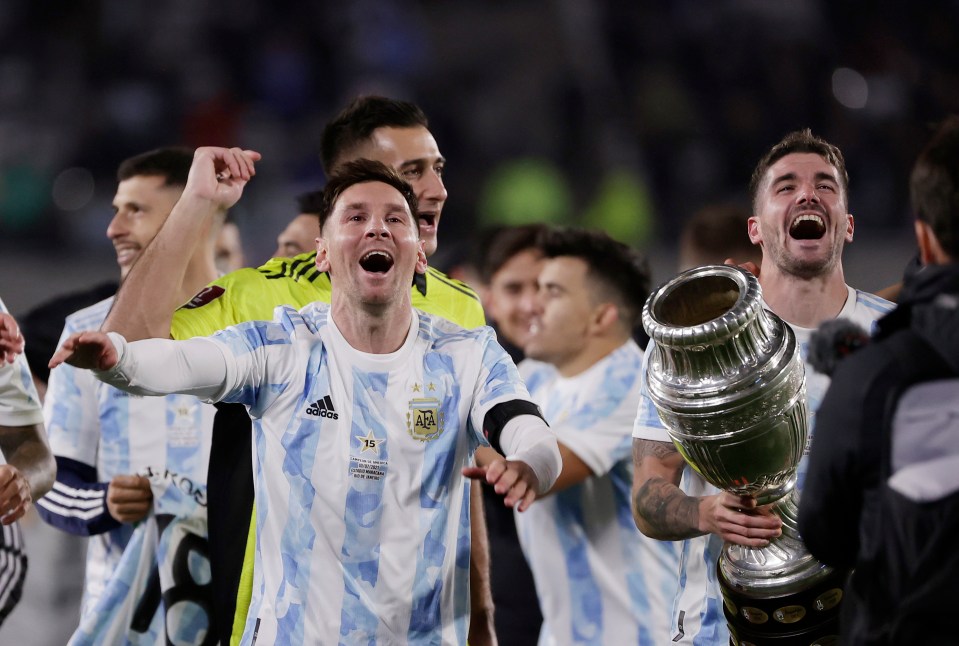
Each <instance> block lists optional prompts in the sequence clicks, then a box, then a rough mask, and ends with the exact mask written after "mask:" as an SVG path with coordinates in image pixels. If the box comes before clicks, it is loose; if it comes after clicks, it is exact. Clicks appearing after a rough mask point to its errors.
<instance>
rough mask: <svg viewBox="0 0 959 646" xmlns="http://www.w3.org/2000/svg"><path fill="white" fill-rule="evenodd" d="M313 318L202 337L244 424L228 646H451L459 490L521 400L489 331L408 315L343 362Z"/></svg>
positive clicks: (464, 611)
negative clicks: (250, 562) (247, 448)
mask: <svg viewBox="0 0 959 646" xmlns="http://www.w3.org/2000/svg"><path fill="white" fill-rule="evenodd" d="M329 311H330V307H329V305H326V304H322V303H314V304H311V305H308V306H306V307H304V308H303V309H302V310H301V311H300V312H299V313H298V312H296V311H295V310H293V309H292V308H288V307H281V308H277V310H276V316H275V320H274V322H249V323H243V324H240V325H238V326H236V327H231V328H227V329H226V330H224V331H221V332H218V333H217V334H215V335H214V336H213V337H210V338H211V339H213V340H214V341H216V342H218V343H219V344H220V347H221V348H222V349H223V351H224V353H225V355H226V360H227V364H228V373H229V374H230V375H231V376H230V377H228V380H227V383H229V384H235V385H234V386H228V387H227V388H228V389H227V391H226V392H225V393H222V394H220V395H219V396H218V397H217V398H218V399H220V400H222V401H231V402H239V403H242V404H245V405H246V406H247V407H248V409H249V411H250V415H251V417H252V418H253V429H254V467H255V469H254V471H255V487H256V505H257V507H256V531H257V540H256V556H255V566H254V572H255V575H254V576H255V578H254V585H253V600H252V603H251V606H250V613H249V616H248V619H247V624H246V630H245V632H244V635H243V640H242V642H241V643H243V644H246V645H249V644H252V643H254V640H255V643H257V644H260V643H264V644H274V643H276V644H280V643H282V644H337V643H342V644H396V643H409V644H463V643H464V642H465V641H466V633H467V628H468V619H469V589H468V587H469V551H470V532H469V527H470V519H469V484H468V481H467V480H466V478H464V477H463V476H462V474H461V469H462V467H464V466H467V465H469V464H470V462H471V459H472V456H473V452H474V450H475V449H476V447H477V446H479V445H481V444H485V443H486V439H485V437H484V432H483V423H484V418H485V416H486V414H487V412H489V410H490V409H491V408H493V407H494V406H495V405H497V404H499V403H502V402H507V401H511V400H528V399H529V395H528V393H527V392H526V388H525V386H524V385H523V383H522V381H521V380H520V379H519V375H518V373H517V371H516V367H515V366H514V365H513V362H512V361H511V360H510V359H509V357H508V356H507V354H506V352H505V351H504V350H503V349H502V348H501V347H500V346H499V345H498V344H497V343H496V340H495V335H494V333H493V331H492V330H491V329H490V328H488V327H483V328H478V329H475V330H464V329H463V328H460V327H459V326H457V325H455V324H453V323H450V322H448V321H445V320H443V319H440V318H439V317H435V316H432V315H429V314H425V313H422V312H414V317H413V324H412V325H411V328H410V332H409V335H408V336H407V339H406V341H405V342H404V343H403V345H402V347H400V348H399V349H398V350H397V351H395V352H393V353H390V354H367V353H363V352H360V351H357V350H356V349H354V348H352V347H351V346H350V345H349V343H347V341H346V340H345V339H344V338H343V336H342V334H341V333H340V332H339V331H338V330H337V329H336V327H335V325H334V324H333V323H332V320H331V319H330V316H329Z"/></svg>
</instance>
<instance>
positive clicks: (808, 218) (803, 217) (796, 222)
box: [792, 214, 826, 228]
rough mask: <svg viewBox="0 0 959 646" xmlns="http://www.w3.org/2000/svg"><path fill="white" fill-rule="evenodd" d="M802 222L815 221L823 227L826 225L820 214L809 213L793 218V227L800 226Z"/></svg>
mask: <svg viewBox="0 0 959 646" xmlns="http://www.w3.org/2000/svg"><path fill="white" fill-rule="evenodd" d="M801 222H815V223H816V224H818V225H819V226H821V227H824V226H826V225H825V223H824V222H823V221H822V218H821V217H820V216H818V215H812V214H809V215H800V216H799V217H798V218H796V219H795V220H793V223H792V226H793V228H795V227H796V226H798V225H799V224H800V223H801Z"/></svg>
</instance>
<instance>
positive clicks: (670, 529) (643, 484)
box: [633, 438, 782, 547]
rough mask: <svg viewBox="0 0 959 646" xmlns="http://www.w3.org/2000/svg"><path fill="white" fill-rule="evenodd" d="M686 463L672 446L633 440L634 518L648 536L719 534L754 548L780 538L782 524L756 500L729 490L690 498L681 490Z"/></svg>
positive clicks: (670, 538) (673, 538)
mask: <svg viewBox="0 0 959 646" xmlns="http://www.w3.org/2000/svg"><path fill="white" fill-rule="evenodd" d="M684 464H685V462H684V460H683V457H682V455H680V453H679V451H678V450H677V449H676V447H675V446H673V444H672V443H671V442H657V441H655V440H643V439H639V438H634V439H633V518H634V519H635V521H636V526H637V527H638V528H639V530H640V531H641V532H643V534H645V535H647V536H649V537H650V538H656V539H659V540H664V541H676V540H684V539H687V538H692V537H694V536H702V535H703V534H717V535H719V536H720V537H722V539H723V540H725V541H729V542H731V543H736V544H738V545H746V546H749V547H763V546H765V545H767V544H768V543H769V539H771V538H774V537H776V536H778V535H779V534H780V531H781V530H780V529H779V528H780V526H781V525H782V521H780V520H779V517H778V516H775V515H773V514H772V513H771V512H770V511H769V510H768V508H757V507H756V501H755V500H754V499H753V498H750V497H748V496H735V495H733V494H731V493H728V492H725V491H724V492H722V493H720V494H715V495H711V496H702V497H695V496H687V495H686V494H685V493H683V491H682V490H680V488H679V481H680V478H681V477H682V474H683V465H684Z"/></svg>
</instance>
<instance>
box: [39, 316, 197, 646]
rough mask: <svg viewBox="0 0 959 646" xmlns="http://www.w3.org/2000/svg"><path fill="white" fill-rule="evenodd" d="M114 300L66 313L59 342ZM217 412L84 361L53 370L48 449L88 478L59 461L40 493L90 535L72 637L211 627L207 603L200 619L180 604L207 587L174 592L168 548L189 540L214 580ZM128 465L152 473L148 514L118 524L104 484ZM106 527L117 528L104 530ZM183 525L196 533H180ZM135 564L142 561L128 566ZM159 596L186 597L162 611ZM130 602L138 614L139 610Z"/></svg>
mask: <svg viewBox="0 0 959 646" xmlns="http://www.w3.org/2000/svg"><path fill="white" fill-rule="evenodd" d="M112 301H113V299H112V298H109V299H106V300H104V301H101V302H99V303H97V304H95V305H91V306H90V307H87V308H84V309H82V310H79V311H78V312H76V313H74V314H72V315H70V316H68V317H67V319H66V325H65V327H64V330H63V334H62V336H61V339H60V343H61V344H62V342H63V341H64V340H65V339H66V337H67V336H69V335H70V334H72V333H73V332H77V331H81V330H95V329H98V328H99V327H100V324H101V323H102V322H103V319H104V318H105V317H106V315H107V312H108V311H109V309H110V305H111V304H112ZM214 412H215V409H214V408H213V406H211V405H209V404H204V403H203V402H201V401H200V400H199V399H197V398H196V397H192V396H187V395H168V396H166V397H138V396H135V395H129V394H127V393H125V392H123V391H121V390H118V389H116V388H113V387H111V386H108V385H106V384H104V383H101V382H100V381H98V380H96V379H95V378H94V377H93V374H92V373H91V372H90V371H88V370H78V369H76V368H73V367H72V366H69V365H66V364H64V365H61V366H59V367H58V368H56V369H55V370H53V371H51V373H50V383H49V387H48V390H47V396H46V399H45V401H44V418H45V422H46V425H47V432H48V434H49V437H50V447H51V450H52V451H53V454H54V455H55V456H56V457H57V460H58V464H61V463H62V462H61V461H64V460H65V462H66V463H69V464H71V465H76V466H77V468H78V469H81V470H84V473H89V477H88V478H87V479H85V481H82V482H81V481H77V480H65V479H64V478H63V476H65V475H66V474H65V473H61V471H63V469H59V470H58V477H57V482H55V483H54V487H53V489H52V490H51V492H50V493H48V494H47V495H46V496H44V497H43V498H42V499H40V500H39V501H38V502H37V505H38V507H39V511H40V513H41V516H43V518H44V519H45V520H47V521H48V522H50V523H51V524H54V525H55V526H58V527H61V528H64V529H68V530H69V531H73V532H76V533H89V534H93V535H91V536H90V540H89V543H88V547H87V561H86V580H85V585H84V598H83V606H82V611H81V621H80V626H79V628H78V629H77V632H76V634H75V635H74V637H73V639H72V640H71V644H109V643H118V640H119V641H124V640H125V641H127V642H129V643H157V642H158V641H159V642H162V641H163V640H164V639H165V637H164V625H166V627H167V628H168V629H169V631H170V634H169V635H168V637H169V638H170V639H172V640H173V641H174V643H179V641H182V640H183V639H184V638H189V639H192V640H193V641H195V635H196V633H197V631H198V629H197V624H198V623H202V624H203V626H202V631H206V630H207V622H208V617H207V614H206V612H203V613H201V616H199V618H198V616H197V611H196V610H190V611H187V613H186V614H187V615H189V616H188V617H186V618H184V616H183V615H184V613H183V612H182V608H184V607H185V606H187V605H189V606H191V607H193V608H194V609H195V608H200V607H202V605H203V604H205V603H206V600H205V599H206V597H207V596H208V595H209V589H208V588H203V587H202V586H199V587H195V588H194V589H191V592H190V593H188V594H181V595H180V596H176V595H177V594H179V593H176V594H174V593H173V592H171V590H173V589H177V590H180V591H181V592H182V591H183V590H185V588H183V582H182V581H179V579H180V578H182V577H178V578H177V580H174V578H173V574H172V571H174V570H176V567H175V564H174V561H175V553H174V552H175V549H174V550H170V549H168V547H169V546H168V543H169V542H170V541H173V542H174V543H176V544H179V543H180V542H182V541H183V540H186V543H187V544H189V545H190V546H191V550H190V552H189V554H188V555H187V556H189V563H190V568H191V569H190V572H191V573H194V574H195V575H196V576H198V577H200V579H201V581H200V583H203V582H204V581H202V578H203V576H204V574H203V572H204V568H206V569H207V573H206V575H205V576H206V581H205V583H209V573H208V567H209V566H208V563H207V556H206V543H207V539H206V537H207V531H206V472H207V465H208V462H209V455H210V437H211V432H212V428H213V415H214ZM129 474H139V475H143V476H146V477H147V478H148V479H149V480H150V484H151V489H152V492H153V509H152V511H151V513H150V516H149V517H148V518H147V519H145V520H144V521H142V522H141V523H139V524H138V525H137V527H136V529H135V530H134V527H133V526H132V525H129V524H120V523H117V521H115V520H114V519H112V517H110V516H109V512H108V511H107V509H106V484H107V483H109V481H110V480H111V479H112V478H113V477H114V476H117V475H129ZM73 476H74V477H76V474H75V473H74V474H73ZM85 523H86V525H87V526H86V527H84V524H85ZM158 524H159V525H162V527H159V528H157V527H156V525H158ZM104 527H110V528H111V529H108V530H107V531H103V528H104ZM151 527H152V528H153V529H152V530H151V529H150V528H151ZM164 531H165V532H166V533H164ZM98 532H99V533H98ZM184 533H186V534H189V535H190V537H189V538H187V539H184V536H183V535H184ZM131 536H132V537H133V538H131ZM174 537H176V538H174ZM158 541H159V542H158ZM174 548H175V546H174ZM158 550H159V555H160V559H161V562H160V563H159V564H158V562H157V558H156V554H157V551H158ZM167 552H170V553H169V554H167ZM165 558H168V559H169V562H164V561H163V559H165ZM180 558H185V556H181V557H180ZM134 564H136V565H137V567H136V568H133V567H131V566H133V565H134ZM196 573H199V574H196ZM198 585H199V584H198ZM171 594H173V595H174V596H173V597H170V595H171ZM161 597H162V598H163V599H167V598H169V599H170V600H174V599H180V600H181V601H183V602H186V603H182V604H180V606H179V609H176V610H174V611H171V613H170V614H168V615H167V616H166V617H165V613H164V608H163V607H162V604H161ZM121 601H122V602H121ZM169 602H172V601H169ZM134 610H136V611H138V612H139V613H140V615H139V616H137V617H134ZM164 618H165V620H164ZM120 635H122V636H123V639H120V638H119V636H120ZM184 636H186V637H184ZM189 639H188V641H189ZM193 641H189V643H193ZM185 643H186V642H185Z"/></svg>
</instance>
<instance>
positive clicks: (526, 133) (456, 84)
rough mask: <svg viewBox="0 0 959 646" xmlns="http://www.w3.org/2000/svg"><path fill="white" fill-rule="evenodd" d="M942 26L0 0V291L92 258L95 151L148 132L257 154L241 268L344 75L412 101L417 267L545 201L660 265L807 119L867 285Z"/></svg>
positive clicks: (933, 113)
mask: <svg viewBox="0 0 959 646" xmlns="http://www.w3.org/2000/svg"><path fill="white" fill-rule="evenodd" d="M957 30H959V2H955V1H950V2H923V3H906V2H889V3H862V2H851V1H829V0H713V1H711V2H701V1H697V0H671V1H670V2H657V3H653V2H641V1H637V0H609V1H605V2H601V1H598V0H549V1H547V0H541V1H535V0H511V1H508V2H506V1H502V0H491V1H488V2H482V3H480V2H465V1H462V0H458V1H457V0H446V1H443V2H441V1H438V0H422V1H419V2H397V1H395V0H353V1H352V2H335V3H334V2H321V1H318V0H316V1H310V0H297V1H295V2H294V1H292V0H270V2H265V1H258V0H233V1H231V2H214V1H212V0H169V1H168V2H144V1H142V0H74V1H73V2H70V3H62V2H52V1H45V0H3V2H2V3H0V294H2V297H3V298H4V300H5V301H6V302H7V305H8V306H9V308H10V309H11V310H12V311H13V312H14V313H15V314H16V313H20V312H23V311H25V310H26V309H28V308H29V307H31V306H33V305H35V304H37V303H39V302H41V301H45V300H48V299H49V298H51V297H53V296H55V295H57V294H60V293H66V292H69V291H72V290H74V289H77V288H80V287H87V286H90V285H92V284H94V283H95V282H98V281H100V280H103V279H108V278H113V277H115V276H116V274H117V271H116V266H115V260H114V254H113V250H112V247H111V246H110V245H109V243H108V241H107V240H106V237H105V235H104V232H105V229H106V226H107V223H108V222H109V219H110V217H111V208H110V201H111V199H112V196H113V192H114V189H115V185H116V182H115V178H114V173H115V169H116V166H117V164H118V163H119V162H120V161H121V160H122V159H124V158H125V157H127V156H129V155H132V154H135V153H138V152H142V151H144V150H147V149H150V148H153V147H156V146H161V145H169V144H186V145H189V146H199V145H207V144H215V145H240V146H243V147H248V148H253V149H256V150H259V151H260V152H262V153H263V155H264V158H263V161H262V163H261V164H260V166H259V168H258V171H259V172H258V175H257V177H256V179H255V181H254V182H253V183H252V184H251V185H250V186H249V188H248V191H247V194H246V195H245V197H244V199H243V200H242V201H241V203H240V205H239V206H238V207H237V208H236V209H235V211H234V216H235V218H236V220H237V221H238V224H239V226H240V229H241V231H242V233H243V235H244V244H245V247H246V252H247V258H248V262H249V263H250V264H254V265H255V264H259V263H260V262H262V261H263V260H265V257H266V256H267V255H268V254H269V253H270V252H271V251H272V249H273V246H274V245H273V240H274V238H275V236H276V234H277V233H278V232H279V231H280V230H281V229H282V228H283V226H284V225H285V223H286V222H287V220H288V219H289V218H291V217H292V216H293V215H294V213H295V209H296V205H295V201H294V197H295V196H296V195H297V194H298V193H300V192H303V191H306V190H310V189H313V188H318V187H320V186H321V185H322V182H323V176H322V171H321V168H320V164H319V161H318V157H317V152H318V142H319V136H320V132H321V129H322V126H323V123H324V122H325V121H326V120H327V119H328V118H329V117H330V116H332V115H333V114H334V113H335V112H336V111H337V110H338V109H339V108H341V107H342V106H343V105H345V103H347V102H348V101H349V100H350V99H351V98H352V97H354V96H355V95H357V94H359V93H381V94H386V95H390V96H395V97H400V98H406V99H410V100H413V101H415V102H417V103H419V104H420V105H421V106H423V108H424V109H425V110H426V111H427V114H428V115H429V116H430V118H431V127H432V130H433V131H434V133H435V135H436V138H437V140H438V141H439V144H440V148H441V150H442V152H443V153H444V154H445V155H446V157H447V158H448V159H449V165H448V167H447V187H448V189H449V191H450V195H451V196H452V197H451V199H450V201H449V202H448V205H447V207H446V209H445V212H444V213H445V215H444V217H443V223H442V230H441V233H440V236H441V241H442V244H441V245H440V248H441V252H442V255H440V256H439V257H437V258H436V259H435V263H436V264H439V265H440V266H441V267H442V266H443V265H444V264H446V260H445V259H448V258H451V257H456V255H458V254H461V253H462V252H463V249H464V248H465V246H466V245H467V244H468V241H469V240H470V239H471V238H472V236H471V234H473V233H474V232H476V231H477V230H478V229H479V228H480V227H481V226H484V225H488V224H493V223H497V222H504V221H505V222H524V221H530V220H550V221H554V222H577V223H581V224H586V225H595V226H602V227H603V228H606V229H607V230H609V231H610V232H611V233H613V234H614V235H616V236H617V237H620V238H621V239H624V240H626V241H629V242H632V243H634V244H635V245H637V246H638V247H639V248H641V249H644V250H646V251H647V252H648V253H649V254H650V256H651V258H652V259H653V263H654V269H655V280H656V281H657V282H659V281H661V280H665V279H666V278H668V277H669V276H670V275H671V272H672V270H673V268H674V266H675V251H676V245H677V242H676V240H677V234H678V231H679V229H680V227H681V225H682V223H683V222H684V221H685V219H686V218H688V217H689V216H690V215H691V214H692V213H693V212H695V211H696V210H697V209H698V208H700V207H702V206H704V205H706V204H709V203H714V202H728V201H734V202H740V203H743V204H745V203H746V200H747V198H746V185H747V183H748V179H749V175H750V173H751V171H752V167H753V165H754V164H755V162H756V161H757V160H758V158H759V157H760V155H761V154H762V153H763V152H764V151H765V150H766V149H767V148H768V147H769V146H770V145H772V144H773V143H775V142H776V141H778V139H779V138H780V137H781V136H782V135H783V134H785V133H786V132H787V131H789V130H793V129H796V128H800V127H806V126H809V127H811V128H812V129H813V131H814V132H816V133H817V134H820V135H822V136H824V137H826V138H827V139H829V140H830V141H832V142H834V143H836V144H838V145H839V146H840V147H841V148H842V149H843V151H844V153H845V155H846V158H847V162H848V165H849V171H850V175H851V178H852V182H851V200H850V202H851V210H852V212H853V213H854V214H855V215H856V218H857V219H856V223H857V225H858V226H857V231H856V238H857V239H856V242H855V243H854V244H853V245H852V246H851V247H850V248H849V249H848V251H847V256H846V262H847V279H848V281H849V282H850V283H852V284H854V285H856V286H857V287H861V288H864V289H870V290H872V289H877V288H879V287H882V286H884V285H886V284H888V283H891V282H895V281H896V280H898V278H899V276H900V273H901V269H902V266H903V265H904V264H905V262H906V261H907V260H908V258H909V257H910V255H911V254H912V244H911V238H912V233H911V225H910V214H909V208H908V191H907V176H908V170H909V167H910V165H911V164H912V161H913V159H914V157H915V155H916V154H917V152H918V150H919V148H920V146H921V145H922V144H923V142H924V141H925V139H926V137H927V135H928V132H929V131H928V126H929V124H930V123H932V122H934V121H936V120H938V119H941V118H942V117H943V116H944V115H945V114H947V113H949V112H950V111H957V110H959V74H957V72H959V55H957V43H959V33H957ZM158 280H162V277H158Z"/></svg>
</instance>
